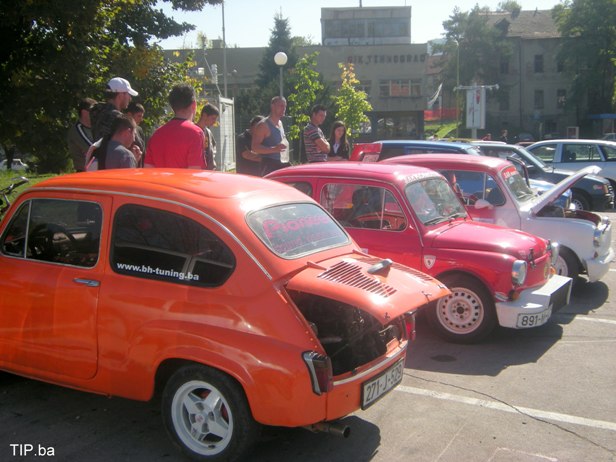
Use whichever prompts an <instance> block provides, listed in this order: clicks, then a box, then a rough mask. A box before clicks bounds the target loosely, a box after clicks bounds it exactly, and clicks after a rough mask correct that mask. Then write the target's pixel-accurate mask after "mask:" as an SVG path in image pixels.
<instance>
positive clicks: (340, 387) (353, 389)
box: [325, 341, 408, 421]
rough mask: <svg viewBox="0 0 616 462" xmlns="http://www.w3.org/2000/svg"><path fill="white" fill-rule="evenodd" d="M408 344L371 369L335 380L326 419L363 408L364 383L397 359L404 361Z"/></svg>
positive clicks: (335, 418)
mask: <svg viewBox="0 0 616 462" xmlns="http://www.w3.org/2000/svg"><path fill="white" fill-rule="evenodd" d="M407 346H408V342H407V341H404V342H402V343H401V344H400V346H399V347H397V348H396V349H395V350H394V351H392V352H391V353H390V354H388V355H387V356H386V357H385V358H382V360H381V361H380V362H379V363H377V364H375V365H373V366H372V367H371V368H370V369H368V370H366V371H364V372H362V373H359V374H357V375H349V376H348V377H346V378H343V379H341V380H337V381H334V388H333V390H331V391H330V392H328V393H327V395H328V396H327V417H326V419H325V420H327V421H332V420H337V419H340V418H342V417H344V416H346V415H348V414H350V413H352V412H355V411H357V410H359V409H361V396H362V384H363V383H364V382H366V381H367V380H370V379H372V378H374V377H376V376H378V375H379V374H381V373H382V372H384V371H385V370H386V369H388V368H389V367H390V366H392V365H393V364H395V363H396V362H397V361H399V360H402V361H404V360H405V358H406V351H407Z"/></svg>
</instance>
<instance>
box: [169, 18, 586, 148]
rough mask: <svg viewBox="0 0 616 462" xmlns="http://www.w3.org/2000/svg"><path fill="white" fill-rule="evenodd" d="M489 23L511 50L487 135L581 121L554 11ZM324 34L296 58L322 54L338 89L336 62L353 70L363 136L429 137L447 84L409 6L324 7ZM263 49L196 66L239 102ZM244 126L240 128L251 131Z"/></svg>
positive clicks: (218, 55)
mask: <svg viewBox="0 0 616 462" xmlns="http://www.w3.org/2000/svg"><path fill="white" fill-rule="evenodd" d="M488 21H489V24H491V25H492V26H493V27H497V28H500V29H502V31H503V33H504V34H506V36H507V37H508V39H509V40H510V41H511V44H512V48H513V53H512V55H511V57H510V58H509V59H503V60H502V61H501V62H499V63H495V65H497V66H499V76H500V81H499V82H489V83H490V84H498V85H499V90H498V91H495V92H490V93H489V94H488V96H487V117H486V120H487V126H486V131H493V132H498V130H500V129H501V128H507V129H508V130H509V132H510V134H511V135H515V134H517V133H519V132H530V133H532V134H533V135H534V136H535V137H536V138H540V137H543V136H545V135H546V134H548V133H554V132H557V133H560V134H562V135H565V133H566V127H569V126H575V125H578V124H577V123H576V114H575V110H572V109H571V108H568V107H566V106H565V103H566V101H567V92H568V91H569V79H568V77H567V76H565V75H564V73H563V72H562V66H560V65H559V63H558V62H557V59H556V50H557V48H558V45H559V41H560V36H559V33H558V30H557V29H556V26H555V24H554V22H553V20H552V17H551V12H550V11H549V10H535V11H521V12H519V14H518V15H515V16H514V15H512V14H510V13H506V12H503V13H490V14H489V17H488ZM321 29H322V45H314V46H306V47H299V48H298V49H297V54H298V55H299V56H303V55H304V54H310V53H312V52H314V51H317V52H318V53H319V55H318V57H317V71H319V72H320V73H321V74H322V76H323V78H324V80H325V81H326V82H329V83H330V84H331V85H332V86H336V85H337V84H339V82H340V69H339V67H338V63H352V64H353V65H354V68H355V73H356V75H357V78H358V79H359V80H360V81H361V87H362V89H363V90H364V91H366V93H367V94H368V98H369V101H370V103H371V104H372V107H373V111H372V112H371V113H369V114H368V117H369V118H370V127H369V128H367V130H366V133H364V134H363V138H365V139H385V138H421V137H423V136H424V125H425V122H424V111H425V110H426V109H427V103H428V100H429V99H430V98H431V96H433V95H434V94H435V91H436V90H437V88H438V87H439V84H440V82H442V80H443V79H442V78H441V77H440V76H439V74H438V72H439V71H438V69H437V70H436V71H435V69H434V68H433V67H432V66H431V56H430V52H429V50H430V46H429V44H426V43H411V7H378V8H372V7H371V8H361V7H360V8H322V9H321ZM190 51H191V50H170V51H168V52H167V55H168V56H170V57H173V58H175V59H183V58H184V57H185V56H186V54H187V53H189V52H190ZM264 52H265V48H227V49H223V48H222V44H218V47H215V48H212V49H208V50H206V51H200V50H197V51H195V52H194V53H195V57H194V58H195V60H196V62H197V65H196V68H195V75H198V73H197V71H196V69H198V68H201V69H211V68H212V65H216V67H217V69H218V72H219V73H221V74H220V75H219V78H218V90H216V91H220V93H223V91H224V90H223V82H225V83H226V87H227V91H226V96H228V97H234V96H235V95H237V94H239V91H240V90H241V89H243V88H250V87H254V86H255V85H256V84H255V81H256V77H257V74H258V72H259V63H260V61H261V57H262V56H263V53H264ZM225 55H226V56H225ZM223 62H226V75H224V72H225V71H224V69H223ZM205 75H206V76H208V77H210V76H209V75H208V73H207V72H206V73H205ZM460 84H461V85H467V84H470V82H460ZM210 89H211V88H210ZM442 95H443V98H442V100H441V101H443V102H444V104H442V106H441V108H440V109H442V110H441V112H440V114H441V115H445V116H446V117H447V116H448V117H451V115H452V114H455V110H454V111H452V110H451V109H452V106H454V105H455V97H454V96H453V95H454V93H453V88H442ZM272 96H274V95H272ZM461 100H463V98H461ZM461 114H462V117H463V114H464V112H463V111H462V112H461ZM243 122H244V121H242V123H239V124H238V126H237V127H236V128H237V130H238V131H241V130H243V129H244V128H245V127H244V126H243ZM462 122H464V121H463V120H462Z"/></svg>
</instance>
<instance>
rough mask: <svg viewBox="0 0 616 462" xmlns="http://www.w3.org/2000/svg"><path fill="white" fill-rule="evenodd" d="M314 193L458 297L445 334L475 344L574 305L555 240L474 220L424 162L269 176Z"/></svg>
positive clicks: (440, 325)
mask: <svg viewBox="0 0 616 462" xmlns="http://www.w3.org/2000/svg"><path fill="white" fill-rule="evenodd" d="M268 178H271V179H274V180H277V181H282V182H284V183H287V184H290V185H293V186H295V187H296V188H298V189H300V190H301V191H304V192H306V193H307V194H309V195H310V196H312V197H313V198H314V199H316V200H317V201H319V202H320V203H321V205H322V206H323V207H324V208H325V209H326V210H328V211H329V212H330V213H331V214H332V215H333V216H334V218H336V219H337V220H338V221H339V222H340V223H341V224H342V225H343V226H344V227H345V228H346V229H347V230H348V231H349V233H350V234H351V236H353V238H354V239H355V240H356V241H357V243H358V244H359V245H360V246H361V247H362V248H363V249H364V250H365V251H367V252H370V253H373V254H375V255H379V256H381V257H386V258H391V259H394V260H396V261H398V262H400V263H403V264H405V265H408V266H411V267H413V268H417V269H420V270H421V271H424V272H426V273H428V274H430V275H431V276H434V277H437V278H438V279H440V280H441V281H442V282H444V283H445V284H446V285H447V286H448V287H449V289H450V290H451V292H452V294H451V295H450V296H448V297H445V298H442V299H441V300H439V301H438V302H437V303H435V304H433V305H432V307H431V309H429V310H428V319H429V320H430V323H431V325H432V326H433V327H434V328H435V329H436V331H437V332H438V333H439V334H441V335H442V336H443V337H445V338H447V339H449V340H453V341H458V342H467V343H468V342H475V341H478V340H480V339H482V338H484V337H485V336H486V335H487V334H488V333H490V332H491V331H492V330H493V328H494V327H495V326H496V325H497V324H500V325H501V326H504V327H511V328H518V329H523V328H528V327H534V326H538V325H541V324H544V323H545V322H547V321H548V319H549V318H550V316H551V314H552V313H553V312H555V311H557V310H559V309H560V308H562V307H563V306H564V305H566V304H567V303H568V302H569V297H570V291H571V279H570V278H568V277H563V276H559V275H555V274H554V270H553V268H552V265H553V263H554V262H555V261H556V259H557V257H558V249H557V245H556V244H550V243H549V242H548V241H546V240H544V239H542V238H539V237H536V236H533V235H531V234H527V233H525V232H522V231H517V230H512V229H508V228H502V227H500V226H496V225H491V224H485V223H479V222H475V221H472V220H471V219H470V217H469V216H468V214H467V212H466V209H465V207H464V205H463V204H462V202H461V201H460V200H459V198H458V197H457V195H456V194H455V193H454V192H453V190H452V189H451V187H450V186H449V184H448V183H447V180H446V179H445V178H444V177H443V176H442V175H440V174H439V173H437V172H434V171H432V170H428V169H425V168H421V167H411V166H402V165H386V164H382V163H372V162H368V163H365V162H362V163H358V162H345V163H338V162H335V163H327V162H325V163H317V164H308V165H302V166H297V167H290V168H286V169H282V170H279V171H276V172H273V173H271V174H270V175H268Z"/></svg>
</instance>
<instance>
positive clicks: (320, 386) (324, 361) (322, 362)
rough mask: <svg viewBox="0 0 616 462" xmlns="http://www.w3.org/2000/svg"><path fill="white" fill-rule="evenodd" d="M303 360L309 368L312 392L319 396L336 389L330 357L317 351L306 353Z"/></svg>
mask: <svg viewBox="0 0 616 462" xmlns="http://www.w3.org/2000/svg"><path fill="white" fill-rule="evenodd" d="M302 358H303V359H304V362H305V363H306V366H307V367H308V373H309V375H310V381H311V382H312V391H313V392H314V393H315V394H316V395H319V396H321V394H323V393H327V392H328V391H331V390H332V388H333V387H334V378H333V372H332V362H331V359H329V356H326V355H322V354H319V353H317V352H316V351H306V352H304V353H303V354H302Z"/></svg>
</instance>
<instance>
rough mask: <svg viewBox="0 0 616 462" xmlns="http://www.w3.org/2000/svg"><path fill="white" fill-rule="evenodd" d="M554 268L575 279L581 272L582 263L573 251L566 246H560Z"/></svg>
mask: <svg viewBox="0 0 616 462" xmlns="http://www.w3.org/2000/svg"><path fill="white" fill-rule="evenodd" d="M554 268H555V269H556V273H557V274H560V275H561V276H567V277H569V278H572V279H573V280H574V281H575V279H576V278H577V276H578V274H579V273H580V265H579V262H578V259H577V257H576V256H575V254H574V253H573V251H571V250H570V249H568V248H566V247H561V248H560V250H559V252H558V259H557V260H556V264H555V265H554Z"/></svg>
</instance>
